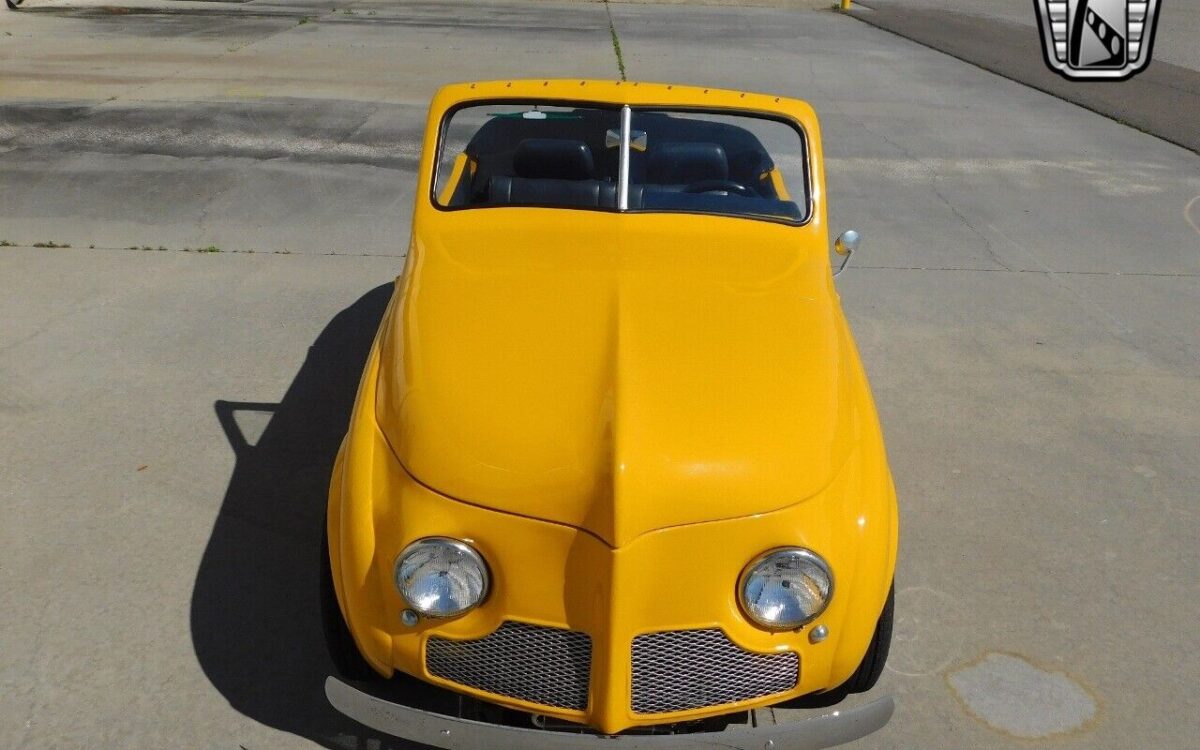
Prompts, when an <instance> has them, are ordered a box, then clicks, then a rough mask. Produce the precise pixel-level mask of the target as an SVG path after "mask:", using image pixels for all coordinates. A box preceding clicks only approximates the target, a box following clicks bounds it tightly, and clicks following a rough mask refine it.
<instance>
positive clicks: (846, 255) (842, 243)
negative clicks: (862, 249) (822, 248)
mask: <svg viewBox="0 0 1200 750" xmlns="http://www.w3.org/2000/svg"><path fill="white" fill-rule="evenodd" d="M857 250H858V232H856V231H854V230H853V229H847V230H846V231H844V232H842V234H841V236H840V237H838V238H837V241H836V242H834V243H833V251H834V252H835V253H837V254H838V255H840V256H842V265H840V266H838V269H837V270H836V271H834V272H833V275H834V276H837V275H838V274H839V273H841V272H842V271H845V270H846V265H847V264H848V263H849V262H850V256H851V255H853V254H854V252H855V251H857Z"/></svg>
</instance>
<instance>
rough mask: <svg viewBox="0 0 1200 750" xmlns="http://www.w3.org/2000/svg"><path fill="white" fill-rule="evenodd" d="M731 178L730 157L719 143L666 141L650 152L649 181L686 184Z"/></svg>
mask: <svg viewBox="0 0 1200 750" xmlns="http://www.w3.org/2000/svg"><path fill="white" fill-rule="evenodd" d="M727 179H729V159H728V158H726V156H725V149H724V147H722V146H721V144H719V143H682V142H666V143H660V144H659V145H657V146H654V147H653V148H651V149H650V151H649V152H648V153H647V154H646V182H647V183H651V184H654V185H679V186H686V185H691V184H692V183H695V182H703V181H705V180H727Z"/></svg>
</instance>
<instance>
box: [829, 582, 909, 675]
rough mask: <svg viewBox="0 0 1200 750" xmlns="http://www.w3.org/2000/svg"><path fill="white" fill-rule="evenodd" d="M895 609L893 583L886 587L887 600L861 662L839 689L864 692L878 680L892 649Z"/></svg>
mask: <svg viewBox="0 0 1200 750" xmlns="http://www.w3.org/2000/svg"><path fill="white" fill-rule="evenodd" d="M895 610H896V584H895V583H893V584H892V586H891V588H890V589H888V597H887V602H885V603H884V605H883V612H881V613H880V614H879V622H877V623H876V624H875V635H874V636H872V638H871V645H870V646H868V647H867V653H866V655H865V656H863V660H862V663H861V664H859V665H858V669H857V670H855V671H854V674H852V675H851V676H850V679H849V680H846V684H844V685H843V686H842V687H841V688H839V690H845V691H846V692H847V693H865V692H867V691H868V690H870V689H871V688H873V687H875V683H877V682H879V677H880V675H882V674H883V667H884V665H885V664H887V658H888V653H889V652H890V651H891V650H892V622H893V620H894V619H895Z"/></svg>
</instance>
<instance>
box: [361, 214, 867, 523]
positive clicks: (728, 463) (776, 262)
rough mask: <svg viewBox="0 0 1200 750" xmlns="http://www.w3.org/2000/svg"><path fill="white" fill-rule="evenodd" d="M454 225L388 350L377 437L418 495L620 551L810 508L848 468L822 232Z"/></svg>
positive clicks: (772, 227) (757, 227) (406, 288)
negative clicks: (653, 538) (665, 531)
mask: <svg viewBox="0 0 1200 750" xmlns="http://www.w3.org/2000/svg"><path fill="white" fill-rule="evenodd" d="M454 219H455V220H454V221H453V222H450V221H443V222H439V227H438V231H436V232H421V231H415V232H414V238H413V243H412V248H411V251H410V252H411V257H410V258H409V267H408V270H407V272H406V274H405V276H404V278H403V280H402V282H401V283H402V284H403V287H402V290H401V294H400V296H399V297H398V298H397V301H396V304H395V306H394V309H393V311H392V313H391V314H390V315H389V318H388V322H387V324H386V326H385V329H384V331H383V334H382V339H381V352H380V357H381V360H380V374H379V380H378V384H377V385H378V389H377V402H376V416H377V419H378V422H379V426H380V428H381V430H382V431H383V433H384V435H385V437H386V438H387V441H388V443H389V444H390V445H391V447H392V450H393V451H394V453H395V455H396V457H397V458H398V460H399V461H400V462H401V463H402V464H403V466H404V467H405V469H406V470H407V471H408V472H409V473H410V474H411V475H412V476H413V477H414V478H415V479H417V480H418V481H419V482H421V483H423V484H425V485H427V486H429V487H430V488H432V489H434V490H437V491H438V492H441V493H443V494H445V495H448V496H450V497H452V498H455V499H458V500H462V501H464V502H468V503H472V504H475V505H479V506H484V507H487V508H493V509H496V510H499V511H504V512H508V513H515V514H519V515H522V516H527V517H532V518H538V519H544V520H547V521H552V522H557V523H562V524H568V525H570V526H574V527H577V528H581V529H585V530H587V531H589V532H591V533H592V534H594V535H596V536H598V537H600V538H601V539H603V540H604V541H605V542H607V543H608V544H609V545H612V546H614V547H615V546H620V545H622V544H625V543H627V542H629V541H631V540H632V539H634V538H636V537H637V536H639V535H640V534H643V533H646V532H648V531H652V530H655V529H661V528H667V527H671V526H677V525H681V524H690V523H697V522H704V521H714V520H719V519H726V518H734V517H741V516H747V515H753V514H758V513H764V512H768V511H771V510H776V509H779V508H782V507H786V506H788V505H791V504H794V503H797V502H799V501H801V500H804V499H806V498H808V497H811V496H812V495H814V494H816V493H817V492H819V491H820V490H821V489H822V488H823V487H825V485H827V484H828V483H829V482H830V481H831V479H832V477H833V475H834V472H835V471H836V470H837V469H838V468H839V467H840V465H841V464H842V462H843V461H844V460H845V457H846V455H847V453H848V450H849V444H850V439H851V435H850V433H851V432H852V426H851V425H850V424H849V422H850V419H849V414H850V408H851V405H850V404H849V403H848V401H849V394H850V393H851V390H850V388H849V387H848V384H847V382H846V380H847V377H848V373H849V371H850V369H851V368H850V367H849V366H848V363H847V358H848V357H853V356H854V353H853V346H852V344H851V343H850V340H849V338H848V333H847V331H846V327H845V323H844V320H843V318H842V315H841V312H840V307H839V306H838V303H837V298H836V294H835V292H834V291H833V286H832V283H831V280H830V276H829V271H828V266H827V264H826V263H824V257H825V256H824V254H825V253H826V252H827V249H826V247H825V246H824V242H823V241H818V240H817V238H818V237H823V235H824V232H823V231H821V232H816V231H812V230H811V228H810V229H809V230H803V229H799V228H796V227H788V226H782V225H776V224H772V223H769V222H759V221H751V220H746V219H731V218H723V217H709V216H678V215H676V216H671V215H635V214H626V215H614V214H605V213H597V212H587V211H569V210H547V209H518V208H504V209H476V210H471V211H463V212H459V214H458V215H457V216H455V217H454ZM498 219H502V222H500V225H499V226H498ZM498 238H502V239H498Z"/></svg>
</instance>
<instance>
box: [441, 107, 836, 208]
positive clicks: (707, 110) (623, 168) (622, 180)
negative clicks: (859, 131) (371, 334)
mask: <svg viewBox="0 0 1200 750" xmlns="http://www.w3.org/2000/svg"><path fill="white" fill-rule="evenodd" d="M490 105H529V106H530V107H536V106H548V107H587V108H590V109H597V110H608V111H613V112H616V113H617V115H618V123H619V126H620V144H619V146H618V149H619V152H618V154H619V156H618V159H619V162H618V178H617V200H616V206H615V207H612V208H610V207H607V206H596V207H592V206H567V205H555V204H536V203H529V204H509V205H466V206H448V205H444V204H442V203H441V202H440V201H439V200H438V191H437V185H438V175H439V172H440V170H441V167H442V161H443V159H442V156H443V155H442V149H443V148H444V147H445V145H446V136H447V131H448V129H449V125H450V122H451V120H452V119H453V118H454V115H455V114H456V113H458V112H459V111H461V110H463V109H466V108H469V107H486V106H490ZM638 112H661V113H665V114H668V115H669V114H672V113H679V114H689V115H703V114H710V115H720V116H723V117H738V116H740V117H746V118H751V119H758V120H768V121H772V122H777V123H780V124H782V125H784V126H786V127H789V128H791V129H792V130H793V131H794V132H795V133H796V136H797V137H798V138H799V139H800V148H801V154H802V158H801V159H800V161H801V163H802V164H803V170H804V174H803V175H802V177H801V180H800V184H801V185H802V189H803V191H804V199H803V201H794V202H795V203H796V205H797V206H798V207H799V208H800V209H801V211H802V212H803V218H802V219H801V220H799V221H796V220H793V219H788V218H785V217H782V216H770V215H766V214H762V215H759V214H746V213H724V212H720V211H699V210H687V209H664V208H653V209H641V208H635V209H631V208H629V188H630V182H629V172H630V138H631V135H632V126H631V122H632V118H633V116H634V115H635V114H636V113H638ZM768 155H769V154H768ZM432 166H433V169H432V173H431V175H430V179H429V185H428V193H427V194H428V199H429V203H430V204H431V205H432V206H433V208H434V209H435V210H437V211H444V212H454V211H467V210H477V209H492V208H545V209H556V210H566V211H591V212H599V213H616V214H630V215H635V214H636V215H655V214H658V215H666V214H688V215H696V216H718V217H725V218H733V219H746V220H749V221H765V222H769V223H772V224H782V225H784V226H788V227H805V226H808V225H809V224H810V223H812V220H813V217H814V215H815V211H816V201H815V196H814V191H815V185H814V179H815V175H814V172H815V169H814V167H813V164H812V147H811V140H810V138H809V135H808V130H807V129H806V128H805V126H804V123H802V122H800V121H799V120H797V119H794V118H792V117H789V116H787V115H784V114H781V113H778V112H768V111H763V110H757V109H753V108H739V107H713V106H703V105H697V106H689V105H686V104H673V105H672V104H662V105H657V104H645V103H638V104H636V105H631V104H620V103H617V102H611V101H609V102H604V101H595V100H590V99H561V98H554V97H548V98H544V99H539V98H534V97H527V96H520V97H518V96H514V97H493V98H485V99H471V100H465V101H460V102H456V103H455V104H454V105H453V106H452V107H449V108H448V109H446V110H445V112H443V113H442V118H441V122H440V123H439V125H438V133H437V145H436V150H435V152H434V154H433V165H432Z"/></svg>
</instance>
